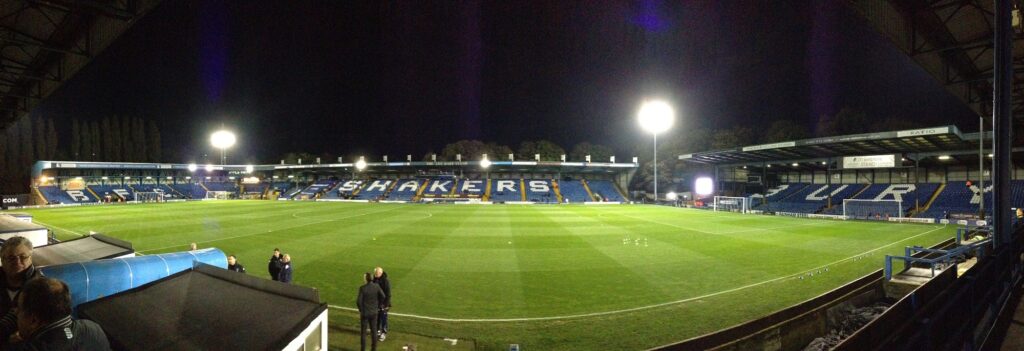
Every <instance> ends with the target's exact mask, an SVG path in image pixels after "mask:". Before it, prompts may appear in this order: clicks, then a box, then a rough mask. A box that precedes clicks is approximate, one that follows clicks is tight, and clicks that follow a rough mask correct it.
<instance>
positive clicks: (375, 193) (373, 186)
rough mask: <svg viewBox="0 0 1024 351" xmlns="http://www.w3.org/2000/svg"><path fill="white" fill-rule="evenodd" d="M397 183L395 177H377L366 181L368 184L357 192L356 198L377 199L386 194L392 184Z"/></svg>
mask: <svg viewBox="0 0 1024 351" xmlns="http://www.w3.org/2000/svg"><path fill="white" fill-rule="evenodd" d="M394 183H395V180H394V179H377V180H372V181H369V182H368V183H366V186H364V187H363V189H362V190H360V191H359V193H358V194H356V199H359V200H377V199H380V198H381V197H383V196H384V194H385V193H386V192H387V191H388V189H390V188H391V185H392V184H394Z"/></svg>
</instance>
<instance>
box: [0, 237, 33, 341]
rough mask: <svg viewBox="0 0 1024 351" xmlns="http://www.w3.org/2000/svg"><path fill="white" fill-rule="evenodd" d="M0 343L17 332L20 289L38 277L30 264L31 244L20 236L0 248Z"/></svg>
mask: <svg viewBox="0 0 1024 351" xmlns="http://www.w3.org/2000/svg"><path fill="white" fill-rule="evenodd" d="M0 262H2V265H3V267H0V268H2V269H0V273H3V277H2V278H0V288H3V289H0V292H3V293H2V294H0V295H3V296H0V341H6V340H7V338H8V337H9V336H11V334H14V332H15V331H17V328H18V327H17V320H18V317H17V315H15V310H17V308H16V307H17V303H18V296H19V295H20V294H21V291H22V287H23V286H24V285H25V283H26V282H28V281H29V280H30V279H32V278H35V277H38V276H39V272H38V271H36V267H35V266H34V265H33V264H32V242H31V241H29V240H28V239H26V238H25V237H22V236H15V237H12V238H10V239H7V241H5V242H4V244H3V246H2V247H0Z"/></svg>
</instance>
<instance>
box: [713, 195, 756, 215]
mask: <svg viewBox="0 0 1024 351" xmlns="http://www.w3.org/2000/svg"><path fill="white" fill-rule="evenodd" d="M711 206H712V209H714V210H715V211H729V212H739V213H747V211H748V210H749V209H750V199H748V198H745V197H736V196H715V201H714V202H712V205H711Z"/></svg>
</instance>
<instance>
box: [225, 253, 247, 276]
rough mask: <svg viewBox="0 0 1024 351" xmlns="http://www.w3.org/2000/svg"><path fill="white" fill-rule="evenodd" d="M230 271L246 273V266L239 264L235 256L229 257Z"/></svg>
mask: <svg viewBox="0 0 1024 351" xmlns="http://www.w3.org/2000/svg"><path fill="white" fill-rule="evenodd" d="M228 270H229V271H234V272H238V273H245V266H243V265H242V264H241V263H238V258H236V257H235V255H230V256H228Z"/></svg>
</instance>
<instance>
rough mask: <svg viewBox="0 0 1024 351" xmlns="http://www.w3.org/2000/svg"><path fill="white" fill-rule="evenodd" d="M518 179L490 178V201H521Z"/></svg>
mask: <svg viewBox="0 0 1024 351" xmlns="http://www.w3.org/2000/svg"><path fill="white" fill-rule="evenodd" d="M520 188H521V186H520V179H491V201H493V202H508V201H523V193H522V189H520Z"/></svg>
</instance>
